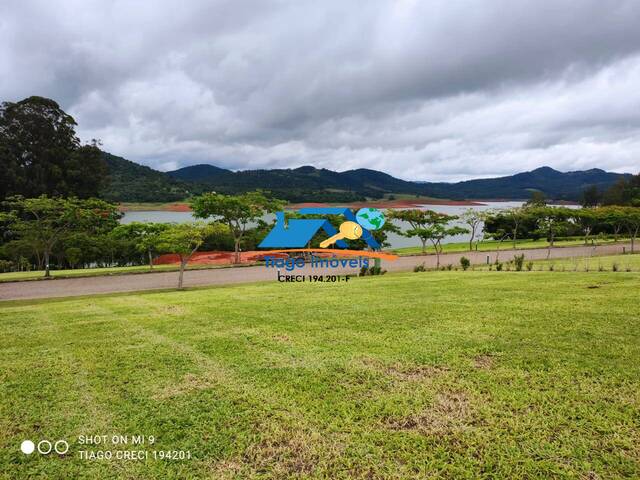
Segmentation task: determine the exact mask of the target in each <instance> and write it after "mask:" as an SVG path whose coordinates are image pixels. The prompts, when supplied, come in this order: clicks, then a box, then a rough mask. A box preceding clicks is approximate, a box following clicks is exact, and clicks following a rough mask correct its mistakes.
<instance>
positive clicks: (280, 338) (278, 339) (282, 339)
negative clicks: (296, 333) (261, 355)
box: [271, 334, 291, 343]
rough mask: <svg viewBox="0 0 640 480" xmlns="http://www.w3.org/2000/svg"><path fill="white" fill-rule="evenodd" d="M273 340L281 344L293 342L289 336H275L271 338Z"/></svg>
mask: <svg viewBox="0 0 640 480" xmlns="http://www.w3.org/2000/svg"><path fill="white" fill-rule="evenodd" d="M271 338H272V339H274V340H275V341H276V342H281V343H290V342H291V338H290V337H289V335H284V334H282V335H273V336H272V337H271Z"/></svg>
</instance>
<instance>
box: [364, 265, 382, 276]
mask: <svg viewBox="0 0 640 480" xmlns="http://www.w3.org/2000/svg"><path fill="white" fill-rule="evenodd" d="M363 270H364V273H362V272H363ZM385 273H387V271H386V270H384V269H382V268H381V267H375V266H374V267H369V269H366V268H364V267H363V268H362V270H360V276H361V277H363V276H365V275H384V274H385Z"/></svg>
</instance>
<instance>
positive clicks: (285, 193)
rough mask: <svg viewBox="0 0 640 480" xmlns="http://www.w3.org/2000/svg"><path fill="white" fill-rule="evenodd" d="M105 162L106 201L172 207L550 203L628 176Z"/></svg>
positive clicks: (118, 159) (551, 171) (545, 170)
mask: <svg viewBox="0 0 640 480" xmlns="http://www.w3.org/2000/svg"><path fill="white" fill-rule="evenodd" d="M105 160H106V161H107V164H108V168H109V178H110V184H109V186H107V187H106V188H105V189H104V191H103V195H104V197H105V198H107V199H109V200H118V201H131V202H133V201H138V202H161V201H176V200H182V199H185V198H187V197H188V196H190V195H192V194H197V193H200V192H203V191H208V190H215V191H218V192H222V193H238V192H244V191H250V190H255V189H258V188H259V189H264V190H268V191H271V192H273V194H274V195H276V196H278V197H280V198H283V199H285V200H289V201H292V202H302V201H317V202H332V201H333V202H348V201H358V200H365V199H366V198H381V197H382V196H384V195H385V194H410V195H421V196H430V197H437V198H449V199H498V198H500V199H512V200H523V199H528V198H529V197H530V196H531V193H532V192H533V191H541V192H543V193H544V194H545V195H546V196H547V197H548V198H550V199H554V200H579V199H580V198H581V196H582V192H583V191H584V190H585V189H586V188H587V187H589V186H592V185H595V186H597V187H598V189H599V190H601V191H604V190H606V189H607V188H609V187H610V186H611V185H613V184H614V183H616V182H617V181H618V180H619V179H621V178H627V177H629V176H630V175H628V174H624V175H623V174H618V173H610V172H605V171H604V170H600V169H592V170H586V171H577V172H566V173H563V172H559V171H557V170H554V169H552V168H549V167H542V168H538V169H536V170H533V171H531V172H523V173H518V174H516V175H511V176H507V177H500V178H491V179H479V180H469V181H464V182H457V183H430V182H423V183H417V182H409V181H406V180H401V179H398V178H395V177H393V176H391V175H388V174H386V173H383V172H379V171H376V170H369V169H357V170H348V171H345V172H334V171H332V170H327V169H318V168H314V167H311V166H305V167H300V168H294V169H272V170H244V171H238V172H234V171H231V170H227V169H224V168H219V167H216V166H214V165H193V166H189V167H184V168H181V169H179V170H175V171H171V172H166V173H163V172H159V171H157V170H153V169H151V168H149V167H144V166H142V165H138V164H136V163H134V162H130V161H128V160H125V159H124V158H121V157H116V156H114V155H110V154H105Z"/></svg>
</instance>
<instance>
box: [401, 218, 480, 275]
mask: <svg viewBox="0 0 640 480" xmlns="http://www.w3.org/2000/svg"><path fill="white" fill-rule="evenodd" d="M389 213H390V216H391V218H393V219H396V220H401V221H404V222H407V223H408V224H409V225H410V226H411V228H410V229H408V230H407V231H406V232H404V233H402V234H403V235H404V236H406V237H410V238H411V237H418V238H419V239H420V241H421V242H422V253H427V242H428V241H430V242H431V243H432V245H433V247H434V249H435V251H436V266H437V267H439V266H440V253H442V240H444V238H445V237H448V236H453V235H460V234H463V233H468V230H467V229H465V228H462V227H458V226H454V227H449V226H448V224H449V223H450V222H452V221H454V220H456V219H457V218H458V217H456V216H453V215H447V214H444V213H438V212H434V211H433V210H419V209H410V210H391V211H389Z"/></svg>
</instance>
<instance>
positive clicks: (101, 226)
mask: <svg viewBox="0 0 640 480" xmlns="http://www.w3.org/2000/svg"><path fill="white" fill-rule="evenodd" d="M5 205H6V206H8V207H9V209H10V214H9V215H10V216H11V218H12V221H11V225H10V228H11V230H12V231H13V232H14V233H15V235H16V236H17V237H18V238H20V239H21V240H23V241H26V242H28V243H29V244H30V245H31V246H32V247H33V248H34V251H36V252H37V254H38V255H40V254H42V257H41V258H42V260H43V262H44V268H45V274H44V276H45V277H49V276H50V271H49V270H50V269H49V259H50V256H51V252H52V251H53V249H54V247H55V246H56V245H57V244H58V242H60V241H61V239H62V238H63V237H64V236H65V235H67V234H69V233H70V232H74V231H76V232H79V231H83V232H87V233H94V234H96V233H101V232H104V231H109V230H111V229H113V228H114V227H115V226H116V225H117V223H118V219H119V218H120V216H121V214H120V212H118V209H117V207H116V205H113V204H111V203H107V202H104V201H102V200H96V199H90V200H79V199H77V198H49V197H47V196H46V195H42V196H40V197H37V198H27V199H25V198H22V197H13V198H10V199H9V200H8V201H6V202H5Z"/></svg>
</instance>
